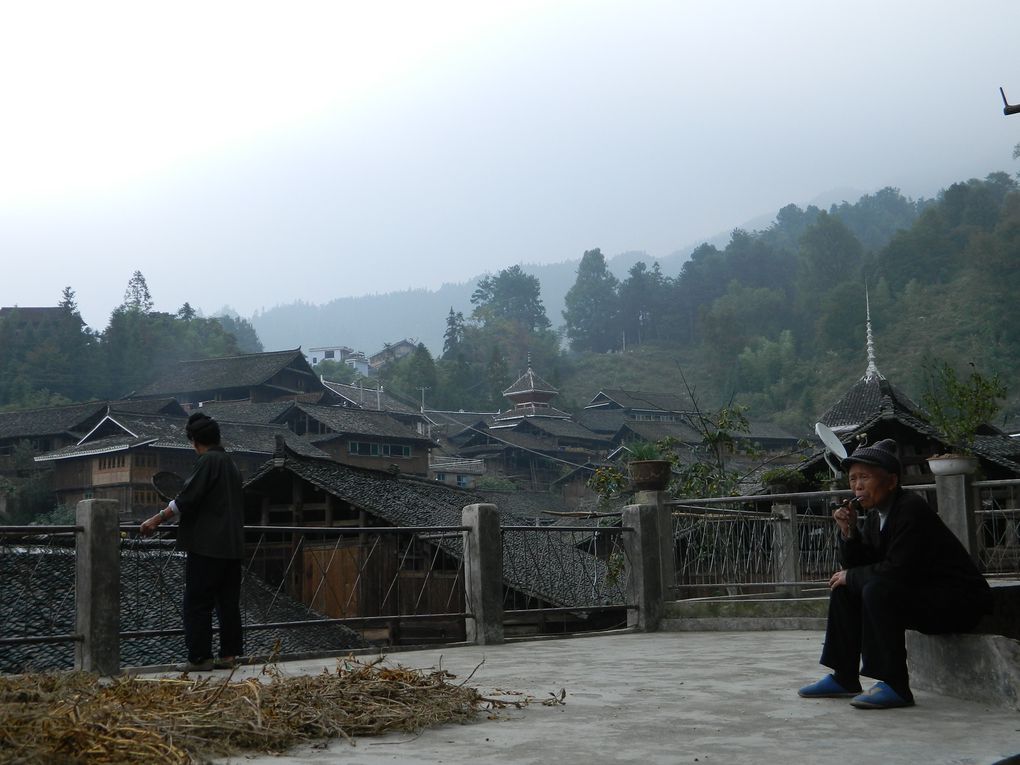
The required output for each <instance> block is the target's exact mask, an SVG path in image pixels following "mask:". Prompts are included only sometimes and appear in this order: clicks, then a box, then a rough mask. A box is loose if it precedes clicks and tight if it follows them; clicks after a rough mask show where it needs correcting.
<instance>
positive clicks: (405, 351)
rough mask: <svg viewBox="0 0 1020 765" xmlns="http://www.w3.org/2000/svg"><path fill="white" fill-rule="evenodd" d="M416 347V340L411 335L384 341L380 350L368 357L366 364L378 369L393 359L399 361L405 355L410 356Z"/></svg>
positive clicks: (390, 362)
mask: <svg viewBox="0 0 1020 765" xmlns="http://www.w3.org/2000/svg"><path fill="white" fill-rule="evenodd" d="M417 347H418V341H417V340H415V339H414V338H413V337H411V338H404V339H403V340H399V341H397V342H395V343H386V346H385V347H384V348H383V349H382V350H381V351H378V352H377V353H373V354H372V355H371V356H369V357H368V364H369V366H370V367H371V368H372V369H380V368H381V367H384V366H386V365H387V364H392V363H393V362H394V361H400V360H401V359H402V358H404V357H405V356H410V355H411V354H412V353H414V349H415V348H417Z"/></svg>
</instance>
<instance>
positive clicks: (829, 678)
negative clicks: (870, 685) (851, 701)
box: [797, 675, 861, 699]
mask: <svg viewBox="0 0 1020 765" xmlns="http://www.w3.org/2000/svg"><path fill="white" fill-rule="evenodd" d="M860 692H861V688H860V686H858V687H857V688H844V687H843V686H842V685H840V684H839V683H837V682H836V677H835V676H834V675H826V676H825V677H823V678H822V679H821V680H819V681H818V682H817V683H811V685H805V686H804V687H803V688H801V689H800V690H799V691H797V695H798V696H801V697H802V698H805V699H841V698H846V697H847V696H856V695H857V694H858V693H860Z"/></svg>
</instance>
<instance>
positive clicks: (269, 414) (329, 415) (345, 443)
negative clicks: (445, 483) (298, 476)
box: [202, 401, 434, 476]
mask: <svg viewBox="0 0 1020 765" xmlns="http://www.w3.org/2000/svg"><path fill="white" fill-rule="evenodd" d="M202 411H204V412H207V413H208V414H209V415H210V416H212V417H215V418H216V419H217V420H220V421H222V422H238V423H252V424H263V425H283V426H285V427H287V428H288V429H289V430H290V431H291V432H293V433H296V434H297V435H300V436H303V437H305V438H306V439H307V440H308V441H309V442H310V443H313V444H315V445H316V447H318V448H319V449H321V450H322V451H323V452H325V453H327V454H329V455H330V456H331V457H332V458H333V459H335V460H336V461H338V462H342V463H343V464H345V465H354V466H359V467H368V468H375V469H377V470H389V471H395V472H400V473H407V474H411V475H419V476H425V475H426V474H427V473H428V465H429V450H430V449H431V448H432V446H433V445H434V444H433V442H432V441H431V440H430V439H429V438H428V437H426V436H423V435H420V434H419V433H418V432H417V431H416V430H412V429H411V428H409V427H408V426H407V425H405V424H404V423H402V422H401V421H400V420H399V419H398V418H397V417H395V416H392V415H391V414H390V413H389V412H384V411H375V410H368V409H360V408H357V407H353V406H337V405H331V406H325V405H321V404H306V403H302V402H298V401H275V402H269V403H262V404H252V403H248V402H246V401H241V402H238V401H225V402H208V403H205V404H203V406H202Z"/></svg>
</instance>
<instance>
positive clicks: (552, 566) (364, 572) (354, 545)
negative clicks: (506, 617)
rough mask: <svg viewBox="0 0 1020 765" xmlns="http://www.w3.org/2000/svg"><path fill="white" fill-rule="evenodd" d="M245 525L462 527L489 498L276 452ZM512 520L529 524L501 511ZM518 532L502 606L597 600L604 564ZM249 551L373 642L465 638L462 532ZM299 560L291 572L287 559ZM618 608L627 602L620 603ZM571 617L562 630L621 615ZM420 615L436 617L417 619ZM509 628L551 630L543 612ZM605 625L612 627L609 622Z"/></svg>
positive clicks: (277, 577)
mask: <svg viewBox="0 0 1020 765" xmlns="http://www.w3.org/2000/svg"><path fill="white" fill-rule="evenodd" d="M245 499H246V511H245V512H246V519H245V522H246V524H247V525H249V526H261V527H271V526H284V527H300V526H309V527H315V526H329V527H336V526H341V527H342V526H350V527H359V528H378V527H393V528H399V527H422V526H459V525H461V511H462V509H463V508H464V506H466V505H470V504H475V503H479V502H487V501H489V500H490V498H489V497H487V496H485V495H481V494H476V493H473V492H468V491H461V490H458V489H455V488H453V487H450V486H446V485H443V484H439V483H436V482H434V481H426V480H419V479H415V478H411V477H405V476H403V475H392V474H389V473H386V472H382V471H375V470H366V469H363V468H355V467H350V466H347V465H341V464H338V463H336V462H333V461H330V460H323V459H316V458H312V457H307V456H303V455H300V454H296V453H294V452H293V451H292V450H290V449H288V448H285V447H280V448H278V450H277V453H276V455H275V456H274V459H273V460H272V461H270V462H267V463H265V465H263V467H262V468H261V469H260V470H259V471H258V472H257V473H255V474H254V475H253V476H252V477H251V478H250V479H249V480H248V481H247V482H246V484H245ZM503 523H504V524H507V525H528V523H527V521H526V519H524V518H519V517H517V516H514V515H512V514H504V515H503ZM529 544H534V543H529V542H527V541H526V540H525V539H524V538H523V536H522V535H512V534H511V535H507V536H505V537H504V566H503V576H504V590H505V597H504V607H505V608H506V609H508V610H512V609H514V608H522V607H528V608H539V607H569V606H581V605H594V603H593V601H592V598H593V597H594V596H593V595H592V590H593V585H592V581H590V579H591V577H594V578H595V579H596V580H597V581H603V582H604V581H605V577H606V576H607V571H606V568H605V563H604V562H603V561H600V560H598V559H596V558H595V557H593V556H587V555H586V554H585V553H584V552H583V551H579V550H577V549H576V548H574V547H573V546H571V545H570V544H569V543H568V542H567V541H566V540H565V539H564V538H563V537H562V536H558V535H547V536H546V538H544V539H543V540H542V552H541V553H540V554H536V551H535V550H534V549H532V548H530V547H529ZM257 546H258V550H257V552H256V553H255V554H254V555H253V566H254V570H255V572H256V573H257V574H259V576H261V577H262V578H264V579H265V580H266V581H269V582H274V581H279V582H281V583H283V584H284V586H286V587H287V588H288V590H289V591H290V592H291V593H292V595H294V597H297V598H298V599H300V600H302V601H303V602H305V603H306V604H308V605H309V606H310V607H311V608H313V609H314V610H316V611H317V612H320V613H324V614H326V615H328V616H331V617H333V618H350V619H366V620H369V623H370V624H371V625H374V627H375V628H376V632H375V633H373V634H371V635H370V636H371V637H374V638H385V639H387V640H389V641H390V642H422V641H425V640H429V639H446V640H449V639H463V637H464V617H462V616H450V615H456V614H461V613H463V611H464V584H463V546H462V540H461V535H460V534H459V533H453V534H429V533H427V532H425V533H423V532H414V531H408V532H406V533H398V532H395V533H387V534H379V535H376V534H372V533H365V534H352V535H345V536H340V537H338V536H335V535H322V536H320V537H315V536H314V535H308V536H304V537H302V536H301V535H295V534H292V533H284V532H281V534H279V535H274V534H272V533H271V532H266V534H265V536H264V537H262V538H260V539H259V540H258V543H257ZM293 560H296V561H298V563H297V564H295V565H292V564H291V563H290V561H293ZM621 602H622V601H621ZM622 613H623V612H622V610H621V611H620V613H610V614H604V615H600V616H598V617H595V616H590V617H586V616H584V615H583V614H580V613H578V614H574V615H571V614H567V615H566V616H565V617H564V619H565V621H561V622H559V629H563V628H564V625H565V624H567V625H577V624H587V625H589V626H590V625H592V624H596V623H599V624H601V623H603V622H602V621H600V620H613V619H615V620H619V619H620V617H621V615H622ZM423 614H432V615H436V614H439V615H443V614H446V615H447V616H439V617H436V618H429V619H421V618H418V617H420V616H421V615H423ZM510 622H511V626H510V627H509V629H510V631H511V632H518V633H534V632H540V631H544V630H546V629H556V627H554V626H553V625H552V624H551V623H550V622H549V620H547V619H546V618H544V617H543V616H542V615H541V614H538V613H536V614H534V615H530V616H529V615H527V614H523V615H520V614H519V615H516V616H515V617H514V618H513V619H511V620H510ZM605 623H608V622H605Z"/></svg>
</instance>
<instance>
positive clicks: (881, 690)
mask: <svg viewBox="0 0 1020 765" xmlns="http://www.w3.org/2000/svg"><path fill="white" fill-rule="evenodd" d="M850 706H853V707H856V708H857V709H893V708H895V707H912V706H914V699H913V697H910V698H903V697H902V696H900V694H898V693H897V692H896V691H894V690H893V689H892V688H890V687H889V686H888V685H886V684H885V683H883V682H881V681H880V682H877V683H875V684H874V685H873V686H871V687H870V688H869V689H868V690H867V691H865V692H864V693H862V694H860V695H859V696H854V697H853V700H851V702H850Z"/></svg>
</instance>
